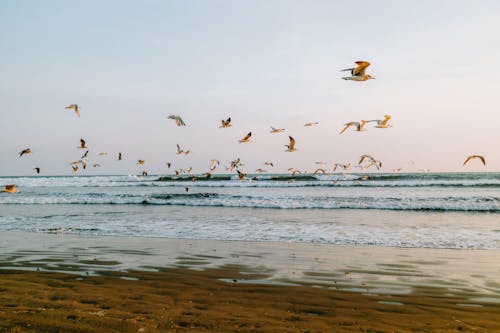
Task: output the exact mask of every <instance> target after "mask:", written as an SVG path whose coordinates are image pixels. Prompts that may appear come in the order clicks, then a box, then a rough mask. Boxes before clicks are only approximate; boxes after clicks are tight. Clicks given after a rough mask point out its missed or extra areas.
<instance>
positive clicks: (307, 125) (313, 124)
mask: <svg viewBox="0 0 500 333" xmlns="http://www.w3.org/2000/svg"><path fill="white" fill-rule="evenodd" d="M315 125H319V121H315V122H312V121H310V122H308V123H305V124H304V126H305V127H311V126H315Z"/></svg>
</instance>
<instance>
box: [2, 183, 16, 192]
mask: <svg viewBox="0 0 500 333" xmlns="http://www.w3.org/2000/svg"><path fill="white" fill-rule="evenodd" d="M0 192H6V193H17V192H19V190H18V189H17V188H16V185H14V184H11V185H5V187H4V189H3V190H2V191H0Z"/></svg>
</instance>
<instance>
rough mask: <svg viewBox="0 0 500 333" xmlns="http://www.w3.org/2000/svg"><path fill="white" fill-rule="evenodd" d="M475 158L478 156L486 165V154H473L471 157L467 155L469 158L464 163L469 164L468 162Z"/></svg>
mask: <svg viewBox="0 0 500 333" xmlns="http://www.w3.org/2000/svg"><path fill="white" fill-rule="evenodd" d="M473 158H478V159H480V160H481V162H483V165H486V159H485V158H484V156H481V155H471V156H469V157H467V159H466V160H465V162H464V164H463V165H465V164H467V162H469V161H470V160H472V159H473Z"/></svg>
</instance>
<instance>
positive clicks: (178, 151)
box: [177, 144, 191, 155]
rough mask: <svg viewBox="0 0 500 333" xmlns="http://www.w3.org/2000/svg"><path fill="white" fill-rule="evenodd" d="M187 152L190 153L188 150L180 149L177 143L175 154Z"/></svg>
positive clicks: (186, 153) (185, 153)
mask: <svg viewBox="0 0 500 333" xmlns="http://www.w3.org/2000/svg"><path fill="white" fill-rule="evenodd" d="M189 153H191V151H190V150H184V149H181V146H179V144H177V155H188V154H189Z"/></svg>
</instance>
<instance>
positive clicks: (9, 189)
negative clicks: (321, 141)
mask: <svg viewBox="0 0 500 333" xmlns="http://www.w3.org/2000/svg"><path fill="white" fill-rule="evenodd" d="M355 63H356V65H357V66H356V67H353V68H347V69H343V70H342V71H349V72H350V73H351V76H346V77H343V78H342V79H344V80H351V81H358V82H363V81H367V80H371V79H375V78H374V77H372V76H371V75H369V74H366V69H367V68H368V66H370V63H369V62H367V61H356V62H355ZM65 109H69V110H73V111H74V112H75V114H76V115H77V116H78V117H80V106H79V105H78V104H71V105H68V106H67V107H65ZM168 119H172V120H173V121H174V122H175V124H176V125H177V126H179V127H182V126H186V123H185V122H184V120H183V119H182V117H181V116H180V115H170V116H168ZM390 120H391V116H390V115H384V118H383V119H374V120H360V121H350V122H347V123H345V124H344V127H343V128H342V129H341V131H340V133H339V134H343V133H345V132H346V131H347V130H348V129H349V128H351V127H352V128H354V130H355V131H357V132H361V131H365V130H366V128H365V126H366V125H367V124H369V123H375V126H374V127H375V128H382V129H386V128H390V127H392V125H390V124H389V121H390ZM316 125H319V122H308V123H305V124H304V126H305V127H311V126H316ZM231 126H232V124H231V117H229V118H227V119H223V120H222V121H221V125H220V126H219V128H229V127H231ZM284 131H285V129H284V128H275V127H272V126H271V130H270V133H273V134H277V133H282V132H284ZM251 138H252V132H248V133H247V134H246V135H245V136H244V137H243V138H241V139H240V140H238V142H239V143H249V142H251ZM288 140H289V142H288V144H286V145H284V146H285V147H286V148H287V149H286V150H285V151H286V152H290V153H293V152H296V151H297V148H295V144H296V142H295V139H294V138H293V137H292V136H291V135H289V136H288ZM78 148H79V149H87V150H86V151H85V153H84V154H83V155H82V156H81V157H80V159H79V160H77V161H74V162H71V163H70V165H71V167H72V169H73V172H75V173H76V172H78V171H79V169H80V167H81V168H82V169H86V168H87V164H88V153H89V150H88V147H87V145H86V141H85V140H84V139H80V145H79V146H78ZM31 153H32V151H31V149H30V148H25V149H23V150H22V151H21V152H20V153H19V157H22V156H25V155H28V154H31ZM190 153H191V151H190V150H184V149H182V148H181V147H180V146H179V144H177V155H189V154H190ZM99 155H107V153H105V152H102V153H99ZM117 159H118V160H119V161H121V160H122V159H123V155H122V153H121V152H119V153H118V157H117ZM473 159H478V160H480V161H481V162H482V163H483V165H486V159H485V158H484V156H481V155H471V156H468V157H467V158H466V160H465V161H464V163H463V165H466V164H467V163H468V162H469V161H470V160H473ZM144 163H145V161H144V160H141V159H139V160H137V164H138V165H144ZM166 164H167V167H168V168H170V167H171V162H167V163H166ZM264 164H265V165H266V166H270V167H273V166H274V165H273V163H272V162H265V163H264ZM316 164H319V165H321V166H324V165H326V163H325V162H316ZM219 165H220V162H219V161H218V160H211V161H210V167H209V170H210V171H209V172H206V173H205V174H204V175H205V178H210V177H211V173H212V172H214V171H215V170H216V168H217V167H218V166H219ZM243 165H244V164H243V163H242V162H241V160H240V159H239V158H237V159H236V160H234V161H231V162H230V164H229V166H227V167H226V171H234V170H236V172H237V174H238V177H239V179H240V180H243V179H245V177H246V176H247V175H246V173H244V172H243V171H241V170H240V167H241V166H243ZM93 167H94V168H96V167H100V164H98V163H94V164H93ZM350 167H351V164H350V163H347V164H340V163H335V164H334V166H333V171H334V172H335V171H336V170H337V168H341V169H342V170H343V171H347V170H349V169H350ZM355 167H357V168H359V169H362V170H367V169H369V168H370V167H375V168H376V169H377V170H380V168H381V167H382V162H381V161H379V160H377V159H375V158H374V157H372V156H370V155H362V156H360V159H359V161H358V164H357V165H356V166H355ZM34 171H35V173H36V174H39V173H40V171H41V170H40V167H35V168H34ZM191 171H192V168H191V167H190V168H188V169H186V170H183V169H179V170H175V175H176V176H177V177H179V176H180V175H181V174H182V173H191ZM288 171H290V173H291V174H292V177H294V176H295V175H296V174H297V173H306V172H301V171H299V170H297V169H295V168H290V169H288ZM256 172H259V173H262V172H267V170H265V169H262V168H259V169H257V170H256ZM318 173H322V174H326V173H327V171H326V170H325V169H324V167H323V168H321V167H320V168H317V169H316V170H315V171H314V172H313V174H314V175H317V174H318ZM142 175H143V176H146V175H147V172H146V171H143V172H142ZM367 178H368V177H367ZM197 179H198V177H196V176H193V177H192V180H197ZM186 190H187V188H186ZM0 192H6V193H16V192H18V189H17V188H16V185H15V184H9V185H5V187H4V190H1V191H0Z"/></svg>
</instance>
